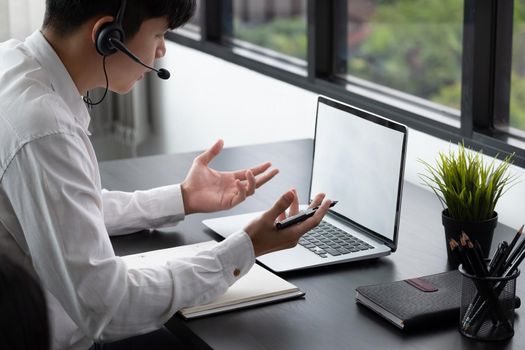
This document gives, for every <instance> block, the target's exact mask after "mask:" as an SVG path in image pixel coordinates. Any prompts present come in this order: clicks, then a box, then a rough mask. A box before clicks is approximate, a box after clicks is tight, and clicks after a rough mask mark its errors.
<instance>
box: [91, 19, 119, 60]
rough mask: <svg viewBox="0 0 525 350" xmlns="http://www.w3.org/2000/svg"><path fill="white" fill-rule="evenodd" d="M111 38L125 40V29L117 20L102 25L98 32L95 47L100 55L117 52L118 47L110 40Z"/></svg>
mask: <svg viewBox="0 0 525 350" xmlns="http://www.w3.org/2000/svg"><path fill="white" fill-rule="evenodd" d="M111 38H114V39H118V40H120V41H122V42H124V30H123V29H122V27H121V26H120V25H118V24H117V23H115V22H109V23H106V24H104V25H102V27H100V29H99V31H98V33H97V36H96V40H95V47H96V49H97V52H98V53H99V54H100V55H102V56H109V55H112V54H114V53H115V52H117V48H116V47H115V46H114V45H113V44H112V43H111V41H110V39H111Z"/></svg>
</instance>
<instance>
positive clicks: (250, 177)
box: [246, 170, 255, 196]
mask: <svg viewBox="0 0 525 350" xmlns="http://www.w3.org/2000/svg"><path fill="white" fill-rule="evenodd" d="M246 179H247V180H248V185H247V188H246V195H247V196H251V195H252V194H254V193H255V176H254V175H253V173H252V172H251V170H246Z"/></svg>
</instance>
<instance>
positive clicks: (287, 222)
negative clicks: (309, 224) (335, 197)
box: [275, 201, 337, 230]
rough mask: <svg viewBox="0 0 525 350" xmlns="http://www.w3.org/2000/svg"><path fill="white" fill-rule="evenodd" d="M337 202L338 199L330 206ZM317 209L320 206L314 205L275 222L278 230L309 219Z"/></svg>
mask: <svg viewBox="0 0 525 350" xmlns="http://www.w3.org/2000/svg"><path fill="white" fill-rule="evenodd" d="M336 204H337V201H333V202H332V203H331V204H330V208H331V207H333V206H334V205H336ZM317 209H319V207H313V208H308V209H305V210H301V211H300V212H298V213H297V214H295V215H292V216H289V217H287V218H286V219H284V220H283V221H279V222H277V223H276V224H275V227H277V229H278V230H282V229H285V228H287V227H289V226H291V225H293V224H296V223H298V222H301V221H304V220H306V219H308V218H309V217H310V216H312V215H314V214H315V212H316V211H317Z"/></svg>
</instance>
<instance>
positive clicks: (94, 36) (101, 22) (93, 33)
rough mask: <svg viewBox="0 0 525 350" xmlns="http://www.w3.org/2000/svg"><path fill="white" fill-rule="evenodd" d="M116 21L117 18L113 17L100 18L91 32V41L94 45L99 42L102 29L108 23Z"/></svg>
mask: <svg viewBox="0 0 525 350" xmlns="http://www.w3.org/2000/svg"><path fill="white" fill-rule="evenodd" d="M114 20H115V17H113V16H104V17H101V18H99V19H98V20H97V21H96V22H95V23H94V24H93V25H92V30H91V41H92V42H93V44H96V41H97V33H98V32H99V31H100V28H102V26H103V25H104V24H106V23H109V22H112V21H114Z"/></svg>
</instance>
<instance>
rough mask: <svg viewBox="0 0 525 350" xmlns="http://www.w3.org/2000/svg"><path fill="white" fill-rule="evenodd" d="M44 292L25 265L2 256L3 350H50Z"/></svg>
mask: <svg viewBox="0 0 525 350" xmlns="http://www.w3.org/2000/svg"><path fill="white" fill-rule="evenodd" d="M49 337H50V336H49V319H48V316H47V305H46V300H45V297H44V293H43V291H42V288H41V287H40V284H39V283H38V282H37V281H36V279H35V278H34V277H33V276H32V275H31V274H30V273H29V272H28V271H27V270H26V269H25V268H23V267H22V266H21V265H18V264H17V263H15V262H14V261H13V260H12V259H11V258H8V257H7V256H6V255H3V254H0V349H12V350H17V349H49V348H50V341H49V339H50V338H49Z"/></svg>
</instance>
